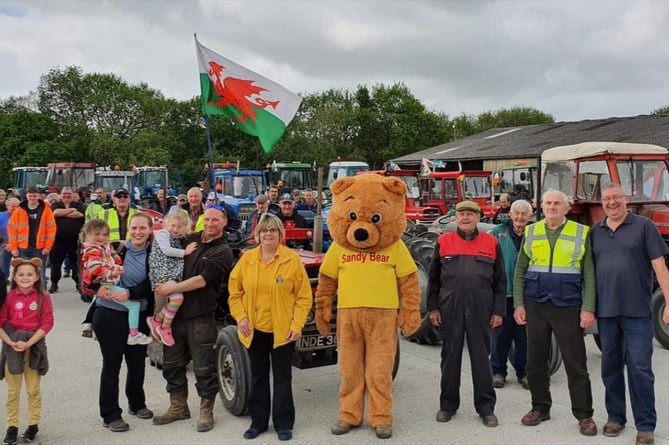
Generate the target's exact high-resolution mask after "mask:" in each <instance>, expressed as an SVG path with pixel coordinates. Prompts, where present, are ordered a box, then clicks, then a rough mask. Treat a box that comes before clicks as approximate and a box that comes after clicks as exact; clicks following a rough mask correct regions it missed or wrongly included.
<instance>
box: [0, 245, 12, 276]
mask: <svg viewBox="0 0 669 445" xmlns="http://www.w3.org/2000/svg"><path fill="white" fill-rule="evenodd" d="M12 258H13V257H12V253H11V252H10V251H8V250H6V249H5V248H4V247H3V248H2V273H3V274H5V278H7V281H9V280H10V278H11V277H10V276H9V267H10V266H11V265H12Z"/></svg>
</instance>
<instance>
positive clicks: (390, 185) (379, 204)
mask: <svg viewBox="0 0 669 445" xmlns="http://www.w3.org/2000/svg"><path fill="white" fill-rule="evenodd" d="M406 190H407V188H406V185H405V184H404V182H402V181H401V180H400V179H398V178H394V177H392V176H386V177H384V176H380V175H376V174H365V175H359V176H347V177H345V178H341V179H339V180H337V181H335V182H333V183H332V185H331V186H330V191H331V192H332V210H331V211H330V213H329V214H328V228H329V230H330V236H331V237H332V239H333V240H334V241H335V242H336V243H337V244H339V245H340V246H343V247H346V248H348V249H350V250H355V251H359V252H372V251H380V250H383V249H385V248H386V247H388V246H390V245H392V244H394V243H395V242H397V241H398V240H400V239H401V238H402V234H403V233H404V230H405V229H406V225H407V222H406V216H405V215H404V206H405V204H404V202H405V196H406Z"/></svg>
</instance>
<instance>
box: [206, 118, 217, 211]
mask: <svg viewBox="0 0 669 445" xmlns="http://www.w3.org/2000/svg"><path fill="white" fill-rule="evenodd" d="M203 117H204V130H205V132H206V133H207V151H208V152H209V175H210V176H211V178H210V179H211V187H209V191H210V192H211V191H212V190H213V191H214V203H216V204H218V193H216V175H215V174H214V149H213V148H212V146H211V132H210V131H209V116H207V115H206V114H205V115H204V116H203Z"/></svg>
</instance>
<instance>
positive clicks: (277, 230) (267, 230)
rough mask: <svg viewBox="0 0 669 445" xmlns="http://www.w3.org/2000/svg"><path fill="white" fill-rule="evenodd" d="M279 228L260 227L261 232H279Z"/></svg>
mask: <svg viewBox="0 0 669 445" xmlns="http://www.w3.org/2000/svg"><path fill="white" fill-rule="evenodd" d="M278 232H279V229H276V228H272V229H260V233H272V234H274V233H278Z"/></svg>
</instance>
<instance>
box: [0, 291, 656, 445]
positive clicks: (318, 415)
mask: <svg viewBox="0 0 669 445" xmlns="http://www.w3.org/2000/svg"><path fill="white" fill-rule="evenodd" d="M60 288H61V290H60V291H59V292H57V293H55V294H54V295H53V296H52V297H53V302H54V307H55V319H56V324H55V327H54V329H53V331H52V332H51V333H50V334H49V335H48V336H47V344H48V347H49V359H50V370H49V373H48V374H47V375H46V376H44V377H43V379H42V399H43V402H42V405H43V408H42V421H41V423H40V425H39V426H40V432H39V435H38V436H37V437H38V440H36V441H35V442H33V443H42V444H49V445H65V444H67V445H70V444H110V445H112V444H123V445H126V444H129V443H132V444H138V445H140V444H149V445H153V444H160V445H171V444H187V443H198V444H240V443H256V444H267V443H278V442H279V441H278V439H277V437H276V434H275V432H274V431H273V429H272V427H271V426H270V430H269V431H268V432H266V433H264V434H262V435H261V436H259V437H258V438H257V439H255V440H253V441H246V440H244V439H243V438H242V433H243V432H244V431H245V430H246V428H248V426H249V424H250V421H249V418H248V417H236V416H233V415H232V414H230V413H229V412H227V411H226V410H225V409H224V408H223V406H222V405H221V403H220V401H219V400H217V403H216V406H215V409H214V418H215V421H216V425H215V427H214V429H213V430H212V431H210V432H207V433H198V432H196V429H195V427H196V422H197V414H198V407H199V399H198V398H197V395H196V392H195V389H194V386H193V379H192V374H191V373H189V385H190V388H189V390H190V409H191V415H192V418H191V419H190V420H184V421H178V422H174V423H172V424H170V425H164V426H154V425H153V424H152V423H151V420H140V419H137V418H136V417H133V416H130V415H128V414H127V412H124V419H125V420H126V421H127V422H128V423H129V424H130V431H129V432H125V433H113V432H110V431H109V430H107V429H105V428H103V426H102V421H101V419H100V417H99V414H98V404H97V401H98V385H99V376H100V368H101V362H102V361H101V356H100V351H99V347H98V344H97V342H95V341H93V340H91V339H87V338H83V337H81V326H80V323H81V321H82V319H83V317H84V314H85V313H86V310H87V308H88V305H87V304H86V303H83V302H82V301H81V300H80V299H79V296H78V294H76V293H75V292H74V285H73V282H72V280H70V279H69V278H64V279H63V280H62V281H61V283H60ZM586 345H587V349H588V366H589V369H590V377H591V381H592V389H593V396H594V401H595V415H594V418H595V421H596V422H597V425H598V428H599V434H598V435H597V436H593V437H585V436H582V435H580V434H579V432H578V425H577V422H576V420H575V419H574V418H573V417H572V415H571V410H570V404H569V396H568V390H567V384H566V376H565V373H564V368H563V367H561V368H560V370H558V372H557V373H556V374H555V375H554V376H553V378H552V382H551V389H552V395H553V408H552V410H551V419H550V420H549V421H546V422H543V423H541V424H540V425H538V426H536V427H527V426H523V425H522V424H521V423H520V418H521V417H522V416H523V415H524V414H525V413H526V412H527V411H528V410H529V408H530V394H529V391H526V390H524V389H522V388H521V386H520V385H519V384H517V383H516V380H515V378H514V377H515V376H514V375H513V371H511V373H510V375H509V377H508V378H507V385H506V387H505V388H503V389H499V390H497V408H496V411H495V412H496V414H497V416H498V418H499V426H498V427H497V428H487V427H485V426H484V425H483V424H482V423H481V421H480V419H479V417H478V416H477V414H476V412H475V411H474V408H473V401H472V386H471V372H470V369H469V360H468V358H467V357H465V358H464V360H463V369H462V383H461V407H460V410H459V411H458V413H457V415H456V416H455V417H454V418H453V419H452V420H451V421H450V422H448V423H437V422H436V421H435V415H436V412H437V410H438V407H439V404H438V397H439V375H440V372H439V354H440V349H441V348H440V347H439V346H423V345H417V344H413V343H410V342H408V341H406V340H402V341H401V351H402V352H401V361H400V368H399V372H398V375H397V378H396V379H395V383H394V403H395V406H394V414H395V423H394V428H393V437H392V438H391V439H389V440H388V441H387V443H402V444H414V443H424V444H438V443H452V444H473V445H476V444H481V445H483V444H485V445H489V444H514V445H516V444H529V443H541V444H555V445H558V444H565V445H566V444H569V445H574V444H586V443H587V444H593V445H595V444H606V445H613V444H625V443H627V444H633V443H634V440H635V437H636V431H635V429H634V424H633V423H634V422H633V421H632V415H631V410H630V408H629V407H628V421H629V423H628V425H627V428H626V429H625V430H623V432H622V433H621V435H620V436H619V437H618V438H607V437H604V436H603V435H602V434H601V428H602V427H603V425H604V423H605V422H606V412H605V410H604V389H603V385H602V382H601V378H600V372H599V367H600V359H601V355H600V353H599V351H598V349H597V347H596V345H595V343H594V341H593V339H592V338H591V337H588V338H586ZM465 354H466V352H465ZM653 364H654V370H655V375H656V387H655V392H656V399H657V401H656V405H657V412H658V419H659V421H658V427H657V430H656V432H655V433H656V439H655V443H656V444H657V445H669V420H667V417H668V416H669V397H666V396H665V395H666V394H668V393H669V392H668V389H669V375H667V372H666V371H667V370H668V369H669V351H667V350H664V349H662V348H661V347H660V346H659V345H658V344H657V343H656V344H655V353H654V357H653ZM146 371H147V374H146V382H145V391H146V395H147V405H148V407H149V408H150V409H152V410H153V411H154V412H156V413H159V412H163V411H164V410H165V409H166V408H167V406H168V395H167V394H166V392H165V382H164V380H163V378H162V375H161V373H160V371H159V370H157V369H156V368H154V367H151V366H149V364H148V360H147V368H146ZM124 379H125V375H124V374H122V375H121V382H124ZM338 383H339V375H338V370H337V367H336V366H327V367H322V368H314V369H306V370H300V369H296V368H294V372H293V391H294V397H295V407H296V424H295V430H294V436H293V440H292V441H291V443H295V444H319V443H320V444H326V443H327V444H333V443H339V444H347V445H348V444H371V443H378V441H379V439H377V438H376V436H375V434H374V431H373V430H372V429H371V428H370V427H369V425H368V424H367V423H366V422H365V424H364V425H363V426H362V427H361V428H357V429H354V430H352V431H351V432H350V433H348V434H346V435H344V436H333V435H331V434H330V425H331V424H332V423H333V422H334V421H335V420H336V416H337V409H338V399H337V391H338ZM120 404H121V407H123V408H124V410H125V409H126V408H127V400H126V399H125V396H124V394H123V383H121V400H120ZM3 408H4V404H3ZM20 422H21V425H20V427H19V431H20V432H22V431H23V430H24V429H25V427H26V424H25V422H26V410H25V393H24V394H22V411H21V420H20Z"/></svg>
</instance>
